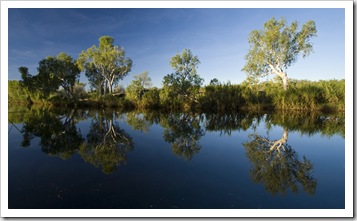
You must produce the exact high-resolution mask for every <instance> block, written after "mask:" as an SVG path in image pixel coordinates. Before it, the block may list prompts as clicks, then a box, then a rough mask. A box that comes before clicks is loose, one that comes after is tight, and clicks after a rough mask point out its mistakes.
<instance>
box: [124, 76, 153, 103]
mask: <svg viewBox="0 0 357 221" xmlns="http://www.w3.org/2000/svg"><path fill="white" fill-rule="evenodd" d="M151 86H152V83H151V78H150V77H148V72H147V71H144V72H143V73H141V74H139V75H135V76H134V80H133V81H132V82H131V83H130V84H129V86H128V87H127V88H126V98H128V99H129V100H131V101H133V102H138V101H140V100H141V99H142V98H143V95H144V93H145V92H146V91H147V90H148V89H149V88H150V87H151Z"/></svg>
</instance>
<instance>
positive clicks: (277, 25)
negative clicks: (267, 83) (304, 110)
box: [242, 18, 317, 90]
mask: <svg viewBox="0 0 357 221" xmlns="http://www.w3.org/2000/svg"><path fill="white" fill-rule="evenodd" d="M316 32H317V30H316V26H315V22H314V21H312V20H310V21H308V22H306V23H305V24H304V25H303V26H302V28H301V30H300V31H298V22H297V21H294V22H293V23H291V25H290V26H287V24H286V20H285V19H284V18H282V19H280V21H277V20H275V18H272V19H270V20H269V21H267V22H265V23H264V28H263V30H254V31H252V32H251V33H250V35H249V38H248V41H249V44H250V49H249V52H248V54H247V55H246V56H245V59H246V60H247V63H246V65H245V66H244V68H243V69H242V70H243V71H244V72H246V73H247V75H248V76H254V77H259V76H261V77H263V76H266V75H268V74H276V75H277V76H279V77H280V78H281V79H282V82H283V87H284V90H287V89H288V77H287V73H286V69H287V68H288V67H289V66H290V65H292V64H293V63H295V62H296V61H297V58H298V55H299V54H302V56H303V57H306V56H307V55H309V54H310V53H311V52H312V51H313V48H312V44H311V42H310V40H311V38H312V37H314V36H316Z"/></svg>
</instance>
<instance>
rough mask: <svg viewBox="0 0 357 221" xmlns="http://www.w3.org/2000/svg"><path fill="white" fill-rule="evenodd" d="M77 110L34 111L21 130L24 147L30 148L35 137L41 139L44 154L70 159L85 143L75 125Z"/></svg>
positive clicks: (25, 119) (25, 120) (27, 117)
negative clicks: (63, 111)
mask: <svg viewBox="0 0 357 221" xmlns="http://www.w3.org/2000/svg"><path fill="white" fill-rule="evenodd" d="M77 114H78V113H77V112H76V111H75V110H71V111H68V112H66V113H54V112H51V111H48V110H32V111H30V114H29V115H27V116H26V117H25V118H24V125H23V127H22V129H21V133H22V135H23V141H22V142H21V145H22V146H23V147H26V146H30V145H31V140H32V138H33V137H34V136H37V137H40V145H41V149H42V151H43V152H45V153H47V154H49V155H58V156H60V157H61V158H62V159H68V158H70V157H71V156H72V155H73V154H74V153H75V151H76V149H77V148H78V147H79V146H80V144H81V143H82V142H83V138H82V135H81V132H80V130H79V129H77V128H76V125H75V123H76V122H75V116H76V115H77Z"/></svg>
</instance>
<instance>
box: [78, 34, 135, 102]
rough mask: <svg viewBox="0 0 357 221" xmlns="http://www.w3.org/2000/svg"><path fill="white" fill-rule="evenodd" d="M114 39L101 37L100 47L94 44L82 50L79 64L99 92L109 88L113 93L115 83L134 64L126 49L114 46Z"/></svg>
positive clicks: (104, 91)
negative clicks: (126, 55)
mask: <svg viewBox="0 0 357 221" xmlns="http://www.w3.org/2000/svg"><path fill="white" fill-rule="evenodd" d="M113 43H114V39H113V38H112V37H110V36H102V37H100V38H99V47H97V46H95V45H93V46H92V47H91V48H88V49H87V50H86V51H82V52H81V53H80V55H79V58H78V62H77V63H78V65H79V67H80V68H81V70H82V71H85V72H86V76H87V77H88V80H89V81H90V82H91V86H92V87H95V88H96V90H97V91H98V92H99V94H100V95H101V94H102V90H103V93H104V95H105V94H106V92H107V90H108V91H109V93H110V94H111V93H112V92H113V85H115V84H117V83H118V81H119V80H122V79H123V78H124V77H125V76H126V75H127V74H128V73H129V72H130V71H131V68H132V66H133V61H132V60H131V59H130V58H126V57H125V50H124V48H122V47H120V46H114V45H113Z"/></svg>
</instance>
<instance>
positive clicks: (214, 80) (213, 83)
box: [209, 78, 221, 86]
mask: <svg viewBox="0 0 357 221" xmlns="http://www.w3.org/2000/svg"><path fill="white" fill-rule="evenodd" d="M220 84H221V82H219V80H218V79H217V78H213V79H212V80H211V81H210V82H209V85H212V86H216V85H220Z"/></svg>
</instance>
